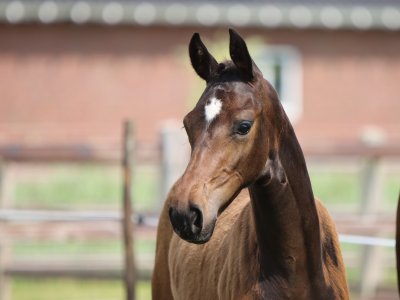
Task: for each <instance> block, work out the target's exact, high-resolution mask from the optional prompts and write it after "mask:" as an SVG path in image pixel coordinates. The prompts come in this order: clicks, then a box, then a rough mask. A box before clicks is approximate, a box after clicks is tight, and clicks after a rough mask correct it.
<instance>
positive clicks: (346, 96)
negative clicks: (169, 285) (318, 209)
mask: <svg viewBox="0 0 400 300" xmlns="http://www.w3.org/2000/svg"><path fill="white" fill-rule="evenodd" d="M229 26H231V27H234V28H236V29H237V30H238V31H239V32H240V33H241V34H242V35H243V37H244V38H245V39H246V41H247V42H248V46H249V48H250V52H251V53H252V56H253V59H254V60H255V61H256V63H257V64H258V66H259V67H260V68H261V69H262V71H263V73H264V75H265V77H266V78H267V79H268V80H269V81H270V82H271V83H272V84H273V85H274V86H275V88H276V90H277V91H278V93H279V94H280V96H281V99H282V103H283V105H284V107H285V109H286V111H287V113H288V115H289V117H290V119H291V121H292V123H293V124H294V126H295V130H296V133H297V135H298V138H299V140H300V143H301V145H302V147H303V150H304V152H305V155H306V159H307V163H308V167H309V172H310V175H311V181H312V185H313V188H314V193H315V195H316V196H317V197H319V198H321V199H322V201H323V202H324V203H325V204H326V206H327V207H328V209H329V211H330V212H331V214H332V215H333V217H334V219H335V221H336V223H337V228H338V231H339V233H340V234H341V235H342V236H341V241H342V244H341V246H342V249H343V253H344V258H345V263H346V266H347V275H348V281H349V285H350V287H351V291H352V299H398V296H397V294H396V274H395V256H394V241H393V237H394V222H395V209H396V205H397V200H398V197H399V190H400V119H399V115H400V2H399V1H398V0H381V1H378V0H302V1H294V0H284V1H278V0H272V1H270V0H266V1H256V0H251V1H234V2H231V1H224V0H221V1H217V0H215V1H207V2H203V1H196V0H190V1H179V2H175V1H173V0H159V1H157V0H155V1H152V0H151V1H149V2H141V1H136V0H132V1H124V0H120V1H107V0H94V1H91V0H84V1H73V0H47V1H41V0H13V1H5V0H0V300H36V299H37V300H53V299H58V300H67V299H68V300H78V299H79V300H80V299H84V300H89V299H96V300H102V299H104V300H114V299H115V300H117V299H123V298H124V286H123V281H122V279H121V274H122V273H123V268H124V259H123V257H124V256H123V255H124V254H123V249H124V246H123V239H122V231H121V225H120V220H121V214H122V212H121V211H122V190H123V180H122V174H123V172H122V168H121V159H122V154H121V152H122V144H123V121H124V120H128V119H129V120H131V121H132V123H133V124H134V139H135V146H134V153H133V154H134V162H133V164H132V166H133V172H134V174H133V175H134V176H133V180H132V191H133V200H132V201H133V208H134V211H135V220H136V221H137V222H136V223H137V224H136V226H135V230H134V249H135V251H134V253H135V260H136V269H137V278H138V281H137V285H136V299H140V300H141V299H144V300H146V299H150V297H151V295H150V281H149V280H150V277H151V272H152V267H153V260H154V250H155V231H156V227H155V226H156V224H157V217H158V213H159V212H160V210H161V208H162V205H163V201H164V199H165V195H166V193H167V191H168V189H169V187H170V185H171V184H172V183H173V182H174V180H175V179H176V178H177V176H179V174H181V173H182V170H183V168H184V167H185V163H186V161H187V158H188V151H189V149H188V147H189V145H188V142H187V139H186V136H185V133H184V130H183V129H182V119H183V117H184V115H185V114H186V113H187V112H188V111H189V110H190V109H191V108H192V107H193V105H194V104H195V103H196V101H197V99H198V98H199V96H200V93H201V92H202V90H203V89H204V82H202V81H201V80H199V79H198V78H197V77H196V75H195V73H194V71H193V70H192V68H191V66H190V61H189V58H188V55H187V45H188V42H189V40H190V38H191V36H192V34H193V32H200V33H201V36H202V38H203V40H204V42H205V44H206V45H207V47H208V48H209V50H210V52H211V53H213V54H214V56H215V57H217V59H219V60H222V59H226V58H228V57H229V54H228V31H227V28H228V27H229Z"/></svg>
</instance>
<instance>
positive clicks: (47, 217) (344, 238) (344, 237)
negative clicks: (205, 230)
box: [0, 209, 396, 248]
mask: <svg viewBox="0 0 400 300" xmlns="http://www.w3.org/2000/svg"><path fill="white" fill-rule="evenodd" d="M133 220H134V221H135V222H136V223H137V224H139V225H146V226H150V227H156V226H157V224H158V219H157V218H155V217H149V216H144V215H135V216H133ZM98 221H114V222H119V221H121V214H120V213H119V212H117V211H115V212H93V211H79V212H73V211H67V212H66V211H44V210H43V211H41V210H13V209H4V210H0V222H10V223H14V222H18V223H23V222H98ZM339 241H340V242H341V243H346V244H357V245H369V246H381V247H389V248H394V247H395V245H396V241H395V240H394V239H388V238H379V237H373V236H362V235H350V234H340V235H339Z"/></svg>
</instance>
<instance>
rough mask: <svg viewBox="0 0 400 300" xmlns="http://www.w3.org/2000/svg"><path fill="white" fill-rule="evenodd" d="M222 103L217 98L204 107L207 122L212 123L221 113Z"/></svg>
mask: <svg viewBox="0 0 400 300" xmlns="http://www.w3.org/2000/svg"><path fill="white" fill-rule="evenodd" d="M221 107H222V102H221V100H219V99H217V98H211V100H210V102H208V103H207V105H206V106H205V107H204V110H205V113H206V120H207V122H209V123H210V122H211V121H212V120H213V119H214V118H215V117H216V116H218V114H219V113H220V112H221Z"/></svg>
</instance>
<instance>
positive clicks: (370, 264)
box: [359, 156, 385, 299]
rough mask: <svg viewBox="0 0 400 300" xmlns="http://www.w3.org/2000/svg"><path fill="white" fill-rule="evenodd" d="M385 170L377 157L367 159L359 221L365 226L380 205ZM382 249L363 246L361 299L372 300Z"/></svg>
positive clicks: (377, 280) (380, 267)
mask: <svg viewBox="0 0 400 300" xmlns="http://www.w3.org/2000/svg"><path fill="white" fill-rule="evenodd" d="M384 175H385V170H384V166H383V164H382V159H381V158H380V157H378V156H372V157H367V158H366V161H365V165H364V169H363V173H362V181H361V187H362V191H361V197H362V199H361V207H360V213H361V216H360V217H361V218H360V219H361V221H362V222H364V223H365V224H368V223H370V222H371V221H373V220H374V218H375V215H376V213H377V212H378V210H379V208H380V207H381V204H382V196H383V182H384ZM383 252H384V249H382V247H380V246H372V245H369V246H364V247H363V250H362V257H361V264H362V265H361V268H360V270H361V273H360V286H359V289H360V294H361V299H374V297H375V294H376V288H377V286H378V283H379V278H381V275H382V274H381V273H382V260H383V258H384V255H383Z"/></svg>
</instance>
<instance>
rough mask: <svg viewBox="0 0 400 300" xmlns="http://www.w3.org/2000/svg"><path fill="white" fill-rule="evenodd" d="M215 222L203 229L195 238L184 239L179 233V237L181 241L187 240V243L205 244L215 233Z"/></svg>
mask: <svg viewBox="0 0 400 300" xmlns="http://www.w3.org/2000/svg"><path fill="white" fill-rule="evenodd" d="M215 222H216V219H215V220H213V221H212V222H211V223H209V224H208V225H207V226H206V227H205V228H203V230H202V231H201V232H200V233H199V234H198V235H195V236H193V237H190V238H188V237H182V236H181V235H180V234H179V233H178V235H179V237H180V238H181V239H183V240H185V241H186V242H189V243H192V244H197V245H201V244H205V243H207V242H208V241H209V240H210V239H211V237H212V235H213V233H214V228H215Z"/></svg>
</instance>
